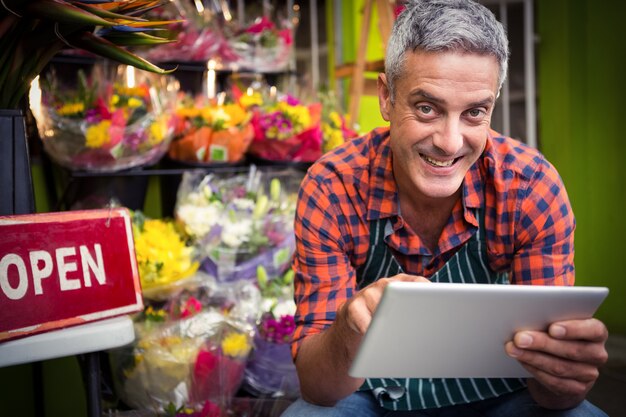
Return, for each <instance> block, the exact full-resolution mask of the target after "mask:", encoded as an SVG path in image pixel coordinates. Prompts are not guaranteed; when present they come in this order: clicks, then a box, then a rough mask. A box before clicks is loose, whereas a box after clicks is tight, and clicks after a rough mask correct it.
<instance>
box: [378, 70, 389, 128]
mask: <svg viewBox="0 0 626 417" xmlns="http://www.w3.org/2000/svg"><path fill="white" fill-rule="evenodd" d="M377 86H378V106H379V107H380V114H381V116H383V119H385V121H386V122H388V121H389V112H390V110H391V91H389V87H388V86H387V76H386V75H385V73H382V72H381V73H380V74H378V82H377Z"/></svg>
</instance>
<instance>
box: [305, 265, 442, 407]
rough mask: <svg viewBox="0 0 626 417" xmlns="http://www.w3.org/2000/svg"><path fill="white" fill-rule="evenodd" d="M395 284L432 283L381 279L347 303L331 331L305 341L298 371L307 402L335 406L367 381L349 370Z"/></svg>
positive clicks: (417, 279)
mask: <svg viewBox="0 0 626 417" xmlns="http://www.w3.org/2000/svg"><path fill="white" fill-rule="evenodd" d="M392 281H414V282H430V281H428V280H427V279H426V278H424V277H418V276H415V275H407V274H398V275H396V276H393V277H390V278H381V279H379V280H377V281H375V282H374V283H372V284H370V285H368V286H367V287H365V288H362V289H361V290H360V291H358V292H357V293H356V294H354V295H353V296H352V297H351V298H350V299H349V300H348V301H346V302H345V303H344V304H343V305H342V306H341V307H340V308H339V310H338V311H337V317H336V318H335V321H334V322H333V324H332V325H331V326H330V327H329V328H328V329H326V330H325V331H323V332H321V333H318V334H313V335H310V336H308V337H307V338H305V339H304V340H303V341H302V345H301V346H300V351H299V352H298V356H297V357H296V368H297V369H298V376H299V378H300V393H301V395H302V398H304V399H305V400H306V401H308V402H310V403H313V404H317V405H323V406H332V405H333V404H335V403H336V402H337V401H339V400H341V399H342V398H345V397H347V396H348V395H350V394H352V393H353V392H354V391H356V390H357V389H359V387H360V386H361V385H362V384H363V381H364V378H353V377H351V376H350V375H348V370H349V369H350V366H351V365H352V361H353V359H354V356H355V355H356V352H357V350H358V349H359V345H360V344H361V341H362V339H363V335H364V334H365V331H366V330H367V328H368V327H369V325H370V323H371V321H372V315H373V314H374V311H376V307H378V303H379V302H380V298H381V297H382V295H383V291H384V289H385V287H386V286H387V284H389V283H390V282H392ZM321 380H324V383H323V384H320V381H321Z"/></svg>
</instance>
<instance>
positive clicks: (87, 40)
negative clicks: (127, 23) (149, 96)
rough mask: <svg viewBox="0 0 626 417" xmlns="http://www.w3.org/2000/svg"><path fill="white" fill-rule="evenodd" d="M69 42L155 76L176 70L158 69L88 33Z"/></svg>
mask: <svg viewBox="0 0 626 417" xmlns="http://www.w3.org/2000/svg"><path fill="white" fill-rule="evenodd" d="M68 40H69V39H68ZM70 42H71V44H72V46H75V47H78V48H82V49H84V50H86V51H89V52H93V53H94V54H97V55H100V56H103V57H105V58H109V59H112V60H114V61H118V62H121V63H122V64H126V65H131V66H133V67H136V68H139V69H142V70H145V71H150V72H155V73H157V74H171V73H172V72H173V71H175V70H176V68H173V69H171V70H165V69H163V68H160V67H158V66H156V65H154V64H153V63H151V62H149V61H147V60H145V59H143V58H141V57H139V56H137V55H135V54H133V53H132V52H128V51H127V50H126V49H124V48H121V47H119V46H117V45H115V44H114V43H112V42H109V41H108V40H106V39H102V38H99V37H98V36H95V35H94V34H92V33H90V32H83V33H80V34H77V35H76V36H72V37H71V40H70Z"/></svg>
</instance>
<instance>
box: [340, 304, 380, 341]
mask: <svg viewBox="0 0 626 417" xmlns="http://www.w3.org/2000/svg"><path fill="white" fill-rule="evenodd" d="M345 308H346V320H347V322H348V326H349V327H350V328H351V329H352V330H354V331H355V332H356V333H358V334H360V335H364V334H365V332H366V331H367V328H368V327H369V325H370V323H371V322H372V314H373V313H372V312H371V311H370V309H369V308H368V307H367V303H366V301H365V299H364V298H355V299H353V300H350V302H348V303H346V306H345Z"/></svg>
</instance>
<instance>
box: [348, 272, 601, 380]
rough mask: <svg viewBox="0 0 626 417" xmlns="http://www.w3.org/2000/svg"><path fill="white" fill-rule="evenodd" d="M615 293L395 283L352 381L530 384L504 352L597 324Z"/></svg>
mask: <svg viewBox="0 0 626 417" xmlns="http://www.w3.org/2000/svg"><path fill="white" fill-rule="evenodd" d="M608 292H609V291H608V288H605V287H561V286H538V285H495V284H452V283H432V284H428V283H417V282H391V283H389V285H387V287H386V288H385V291H384V293H383V296H382V299H381V302H380V304H379V306H378V308H377V309H376V311H375V313H374V317H373V318H372V322H371V324H370V327H369V328H368V330H367V332H366V333H365V336H364V337H363V341H362V343H361V346H360V347H359V350H358V352H357V355H356V358H355V360H354V362H353V363H352V366H351V368H350V372H349V374H350V375H351V376H353V377H362V378H363V377H365V378H508V377H527V376H529V373H528V372H527V371H526V370H525V369H524V368H523V367H522V366H521V365H520V364H519V362H517V360H515V359H513V358H511V357H509V356H507V354H506V353H505V351H504V345H505V343H506V342H507V341H509V340H511V339H512V337H513V334H514V333H515V332H517V331H519V330H545V329H547V327H548V325H549V324H550V323H552V322H555V321H560V320H567V319H584V318H589V317H592V316H593V315H594V313H595V312H596V310H597V308H598V307H599V306H600V304H601V303H602V301H603V300H604V299H605V298H606V296H607V295H608Z"/></svg>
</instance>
